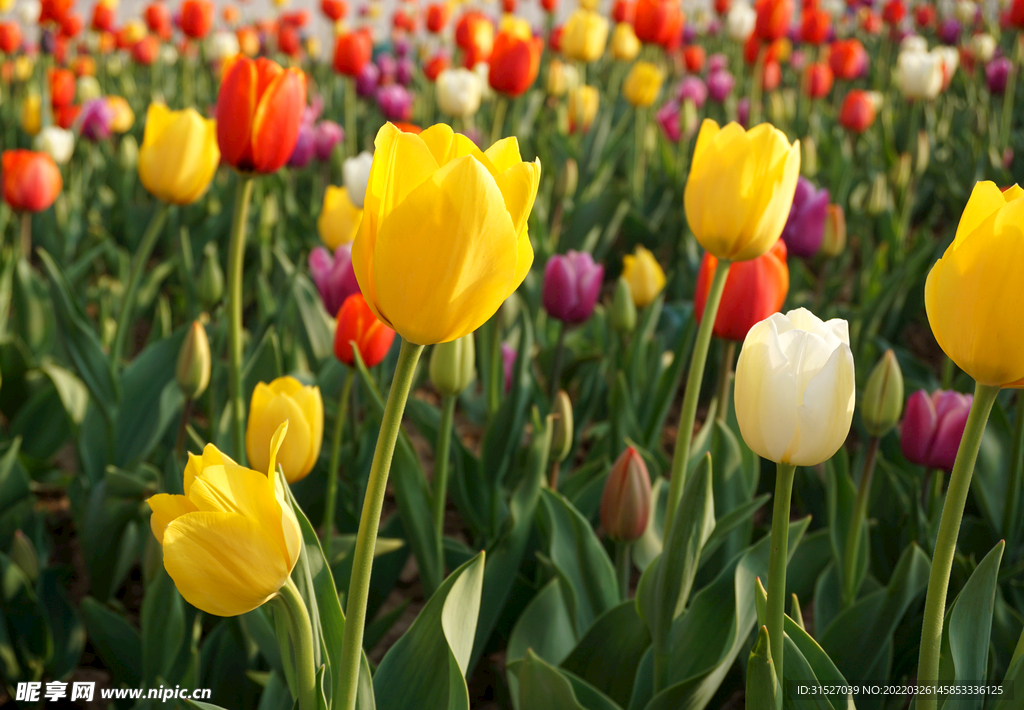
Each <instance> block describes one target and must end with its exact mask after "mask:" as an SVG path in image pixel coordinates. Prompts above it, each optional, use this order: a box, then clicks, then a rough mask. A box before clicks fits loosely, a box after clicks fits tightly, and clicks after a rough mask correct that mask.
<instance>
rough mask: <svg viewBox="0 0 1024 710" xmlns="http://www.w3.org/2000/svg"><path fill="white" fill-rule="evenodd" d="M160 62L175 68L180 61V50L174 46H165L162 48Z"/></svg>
mask: <svg viewBox="0 0 1024 710" xmlns="http://www.w3.org/2000/svg"><path fill="white" fill-rule="evenodd" d="M160 61H161V62H162V63H163V64H165V65H167V66H173V65H174V64H176V63H177V61H178V50H176V49H175V48H174V45H173V44H167V43H165V44H163V45H161V47H160Z"/></svg>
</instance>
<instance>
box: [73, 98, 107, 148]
mask: <svg viewBox="0 0 1024 710" xmlns="http://www.w3.org/2000/svg"><path fill="white" fill-rule="evenodd" d="M113 120H114V109H113V108H111V107H110V104H108V103H107V100H106V99H93V100H92V101H90V102H89V103H87V104H86V105H85V106H84V107H83V108H82V112H81V113H80V114H78V118H77V119H76V122H77V123H78V130H79V132H80V133H81V134H82V137H83V138H88V139H89V140H91V141H101V140H105V139H107V138H109V137H110V124H111V123H112V122H113Z"/></svg>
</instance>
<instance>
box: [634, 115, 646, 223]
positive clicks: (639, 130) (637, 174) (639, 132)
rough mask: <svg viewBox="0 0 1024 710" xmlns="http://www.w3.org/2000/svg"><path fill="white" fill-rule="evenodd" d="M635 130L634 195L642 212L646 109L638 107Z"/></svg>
mask: <svg viewBox="0 0 1024 710" xmlns="http://www.w3.org/2000/svg"><path fill="white" fill-rule="evenodd" d="M633 128H634V129H635V131H636V135H635V136H634V141H633V143H634V144H633V194H634V196H635V197H636V200H637V203H638V207H639V208H640V211H641V212H642V211H643V206H644V162H645V161H644V157H645V156H644V148H645V145H644V143H645V142H646V140H645V139H646V133H647V110H646V109H644V108H642V107H639V106H638V107H637V109H636V119H635V121H634V124H633Z"/></svg>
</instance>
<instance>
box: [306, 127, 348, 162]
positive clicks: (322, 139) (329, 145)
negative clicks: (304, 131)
mask: <svg viewBox="0 0 1024 710" xmlns="http://www.w3.org/2000/svg"><path fill="white" fill-rule="evenodd" d="M313 140H314V145H315V148H316V159H317V160H319V161H320V162H321V163H326V162H327V161H328V160H330V159H331V153H332V152H333V151H334V146H336V145H338V144H339V143H341V142H342V141H343V140H345V129H344V128H342V127H341V126H339V125H338V124H337V123H335V122H334V121H320V123H318V124H316V128H315V129H313Z"/></svg>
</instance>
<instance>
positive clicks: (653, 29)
mask: <svg viewBox="0 0 1024 710" xmlns="http://www.w3.org/2000/svg"><path fill="white" fill-rule="evenodd" d="M685 20H686V17H685V16H684V15H683V10H682V8H680V7H679V0H637V3H636V18H635V19H634V21H633V25H634V29H635V30H636V36H637V39H639V40H640V41H641V42H650V43H652V44H658V45H661V46H662V47H667V46H669V45H671V44H673V43H674V42H679V40H680V37H679V35H680V33H681V32H682V30H683V22H685Z"/></svg>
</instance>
